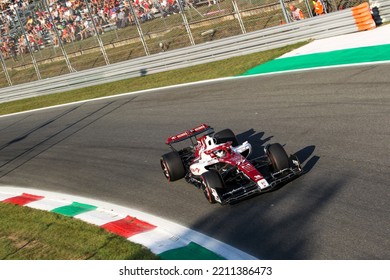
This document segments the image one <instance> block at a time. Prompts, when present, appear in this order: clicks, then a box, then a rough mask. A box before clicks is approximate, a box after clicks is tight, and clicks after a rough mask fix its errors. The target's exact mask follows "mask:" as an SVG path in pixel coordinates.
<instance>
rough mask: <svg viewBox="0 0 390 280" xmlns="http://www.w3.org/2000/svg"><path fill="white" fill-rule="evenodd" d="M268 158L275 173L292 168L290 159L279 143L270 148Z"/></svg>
mask: <svg viewBox="0 0 390 280" xmlns="http://www.w3.org/2000/svg"><path fill="white" fill-rule="evenodd" d="M268 158H269V159H270V160H271V163H272V166H273V168H274V171H275V172H278V171H280V170H283V169H286V168H289V167H290V159H289V157H288V155H287V153H286V151H285V150H284V148H283V146H282V145H280V144H279V143H275V144H271V145H269V146H268Z"/></svg>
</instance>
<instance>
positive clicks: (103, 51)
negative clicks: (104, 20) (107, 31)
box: [85, 0, 110, 65]
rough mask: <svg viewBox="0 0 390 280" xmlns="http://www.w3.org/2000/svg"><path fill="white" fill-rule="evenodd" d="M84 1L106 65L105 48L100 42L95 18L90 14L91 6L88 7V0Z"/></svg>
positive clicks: (107, 61) (107, 62)
mask: <svg viewBox="0 0 390 280" xmlns="http://www.w3.org/2000/svg"><path fill="white" fill-rule="evenodd" d="M85 2H86V3H87V9H88V14H89V17H90V18H91V21H92V26H93V29H94V30H95V34H96V37H97V41H98V43H99V46H100V50H101V51H102V54H103V57H104V61H105V62H106V65H109V64H110V61H109V60H108V56H107V53H106V49H105V48H104V45H103V42H102V38H100V34H99V31H98V30H97V28H96V24H95V19H94V17H93V15H92V12H91V8H90V7H89V1H88V0H85Z"/></svg>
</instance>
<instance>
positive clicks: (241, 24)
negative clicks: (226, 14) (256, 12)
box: [232, 0, 246, 34]
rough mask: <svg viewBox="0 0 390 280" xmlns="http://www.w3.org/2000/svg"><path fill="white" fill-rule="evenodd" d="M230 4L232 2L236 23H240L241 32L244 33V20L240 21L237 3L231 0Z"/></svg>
mask: <svg viewBox="0 0 390 280" xmlns="http://www.w3.org/2000/svg"><path fill="white" fill-rule="evenodd" d="M232 4H233V8H234V12H235V13H236V15H237V20H238V23H239V24H240V27H241V31H242V34H245V33H246V29H245V25H244V22H243V21H242V17H241V14H240V10H239V9H238V5H237V2H236V0H232Z"/></svg>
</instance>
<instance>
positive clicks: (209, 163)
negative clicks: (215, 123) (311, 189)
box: [160, 124, 302, 204]
mask: <svg viewBox="0 0 390 280" xmlns="http://www.w3.org/2000/svg"><path fill="white" fill-rule="evenodd" d="M185 140H188V141H189V142H188V143H187V144H185V145H184V147H181V148H180V147H178V146H180V144H183V143H184V142H187V141H185ZM166 144H167V145H169V146H170V148H171V149H172V151H171V152H169V153H166V154H164V155H163V156H162V157H161V159H160V163H161V168H162V170H163V172H164V175H165V177H166V178H167V179H168V180H169V181H171V182H172V181H176V180H179V179H182V178H185V180H186V181H187V182H188V183H191V184H193V185H195V186H196V187H197V188H199V189H201V190H202V191H203V192H204V194H205V196H206V198H207V200H208V201H209V202H210V203H215V202H218V203H221V204H227V203H232V202H234V201H238V200H240V199H243V198H246V197H248V196H251V195H254V194H256V193H261V192H266V191H269V190H272V189H274V188H275V187H276V186H279V185H280V184H282V183H285V182H287V181H289V180H291V179H292V178H294V177H297V176H299V175H300V174H301V173H302V168H301V165H300V162H299V160H298V158H297V157H296V156H294V155H290V156H288V155H287V153H286V151H285V150H284V148H283V147H282V145H280V144H279V143H275V144H269V145H267V146H266V147H265V148H264V151H265V154H264V155H263V156H260V157H256V158H250V155H251V152H252V146H251V144H250V143H249V142H248V141H245V142H244V143H242V144H239V143H238V140H237V137H236V136H235V134H234V133H233V132H232V131H231V130H230V129H224V130H222V131H220V132H217V133H214V129H213V128H211V127H210V126H209V125H207V124H202V125H200V126H197V127H195V128H193V129H190V130H187V131H184V132H182V133H179V134H177V135H175V136H171V137H169V138H168V139H167V141H166ZM182 146H183V145H182Z"/></svg>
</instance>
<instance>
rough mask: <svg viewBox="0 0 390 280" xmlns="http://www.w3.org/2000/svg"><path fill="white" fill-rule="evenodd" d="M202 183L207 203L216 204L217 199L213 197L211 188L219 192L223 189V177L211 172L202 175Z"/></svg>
mask: <svg viewBox="0 0 390 280" xmlns="http://www.w3.org/2000/svg"><path fill="white" fill-rule="evenodd" d="M202 181H203V193H204V196H205V197H206V199H207V201H208V202H209V203H211V204H214V203H216V202H217V201H216V200H215V197H214V196H213V194H212V192H211V189H210V188H213V189H215V190H216V191H217V192H218V190H222V189H223V186H224V185H223V182H222V179H221V176H219V174H218V172H216V171H214V170H210V171H207V172H205V173H203V174H202Z"/></svg>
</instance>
